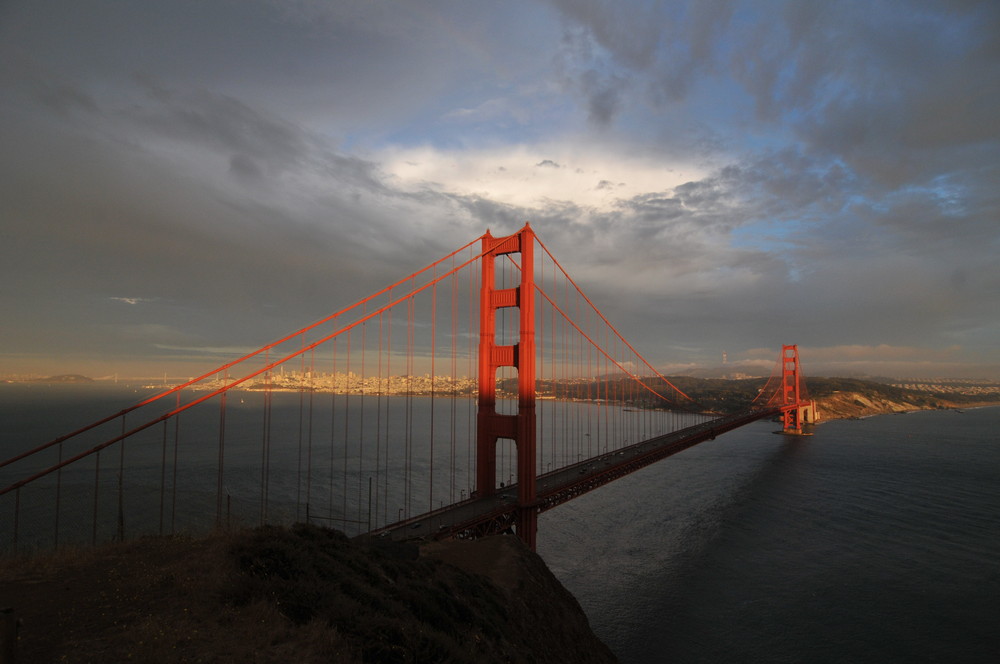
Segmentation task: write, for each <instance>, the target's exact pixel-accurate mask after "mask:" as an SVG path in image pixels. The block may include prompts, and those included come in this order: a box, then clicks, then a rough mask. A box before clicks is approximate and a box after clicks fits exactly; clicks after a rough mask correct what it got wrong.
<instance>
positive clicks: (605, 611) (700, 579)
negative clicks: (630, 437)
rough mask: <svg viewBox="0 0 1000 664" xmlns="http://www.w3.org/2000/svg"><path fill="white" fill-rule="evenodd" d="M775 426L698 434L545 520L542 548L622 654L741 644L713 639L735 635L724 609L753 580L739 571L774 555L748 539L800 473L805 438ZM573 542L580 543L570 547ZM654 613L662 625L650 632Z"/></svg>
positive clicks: (739, 603) (714, 654)
mask: <svg viewBox="0 0 1000 664" xmlns="http://www.w3.org/2000/svg"><path fill="white" fill-rule="evenodd" d="M777 426H778V425H775V424H774V423H771V422H760V423H756V424H753V425H750V426H746V427H743V428H742V429H739V430H737V431H733V432H730V433H728V434H725V435H724V436H720V437H719V438H718V439H717V440H715V441H709V442H706V443H703V444H701V445H698V446H696V447H694V448H692V449H690V450H687V451H685V452H684V453H682V454H679V455H677V456H675V457H671V458H670V459H667V460H665V461H663V462H660V463H657V464H655V465H653V466H651V467H650V468H647V469H645V470H643V471H641V472H639V473H636V474H635V476H634V477H632V478H627V479H624V480H621V481H619V482H616V483H615V484H613V485H611V486H609V487H605V488H603V489H602V490H601V491H598V492H595V494H596V495H595V496H594V499H596V500H595V503H594V504H589V501H587V502H584V501H582V500H581V501H580V504H570V505H567V506H564V507H562V508H560V510H572V513H570V514H567V515H566V517H565V520H562V519H561V517H559V516H558V515H556V516H553V517H551V519H549V520H547V521H546V523H545V525H544V526H543V531H542V532H543V537H542V538H541V541H540V547H539V548H540V552H541V553H542V555H543V557H544V558H545V559H546V561H547V562H549V564H550V566H552V567H553V569H554V570H555V571H556V573H557V575H558V576H559V577H560V578H561V579H563V581H564V583H565V584H566V585H567V586H568V587H569V588H570V590H571V591H573V592H574V593H575V594H577V596H578V598H579V599H580V601H581V603H582V604H583V605H584V607H585V609H590V612H591V614H592V615H593V616H594V617H592V619H591V620H592V624H593V626H594V629H595V631H596V632H597V633H598V634H599V635H600V636H601V637H602V638H603V639H604V640H605V642H607V643H609V645H610V646H611V648H612V649H613V650H614V651H615V652H616V654H618V656H619V657H620V658H621V659H622V661H623V662H660V661H727V658H732V657H736V658H737V659H743V656H744V655H746V654H747V653H744V652H742V651H741V650H739V649H736V650H732V651H730V650H728V648H727V647H721V645H722V644H725V643H727V642H731V641H732V640H733V639H738V638H739V636H738V635H737V634H735V633H731V634H728V635H727V633H726V632H727V630H732V629H733V624H734V623H735V621H734V616H733V615H732V612H733V611H743V610H746V611H752V610H753V604H754V601H755V597H754V596H753V593H754V592H757V591H756V590H754V591H752V592H751V593H749V594H747V590H746V586H747V584H746V583H745V581H744V580H739V581H737V577H739V576H740V575H741V574H742V572H743V569H744V568H745V567H746V566H751V565H754V564H756V563H754V562H753V560H751V559H752V558H755V557H758V556H761V557H763V558H767V557H769V556H770V555H772V553H773V552H772V551H766V550H765V551H758V550H757V543H756V542H757V539H758V538H759V537H760V536H761V531H762V530H763V529H767V528H769V527H770V526H769V525H768V524H769V523H770V522H772V521H773V520H787V519H790V518H793V517H792V516H791V514H790V512H791V511H793V510H786V509H785V508H786V507H788V506H786V505H783V501H784V498H783V496H785V495H786V494H787V492H788V491H789V490H792V491H793V492H794V487H795V486H796V485H797V484H798V483H799V482H800V475H801V473H800V472H799V469H800V467H801V459H802V456H803V455H804V454H807V453H808V445H809V444H810V443H809V441H810V439H808V438H801V437H793V436H776V435H774V434H773V433H772V432H773V430H774V429H776V428H777ZM602 494H603V496H602ZM597 501H600V502H597ZM558 511H559V510H557V512H558ZM588 512H589V514H588ZM557 519H559V520H558V521H557ZM571 529H575V530H576V531H577V532H584V533H588V534H585V535H579V534H577V533H576V532H571ZM550 533H551V537H550ZM576 547H580V550H584V551H587V552H588V553H587V554H584V555H583V556H581V557H576V556H573V558H572V559H571V558H570V556H572V554H571V553H570V551H572V550H575V549H576ZM720 570H722V571H724V573H721V574H720ZM761 592H764V590H763V589H762V590H761ZM734 593H738V594H739V595H740V597H735V596H734ZM720 598H721V601H720ZM651 615H652V616H659V618H660V619H659V621H658V622H659V624H660V625H662V628H661V629H659V630H657V631H656V632H655V633H650V631H649V629H648V625H649V623H650V622H651V620H650V616H651ZM653 622H656V621H655V620H654V621H653ZM705 625H712V626H713V627H712V629H711V631H705V630H704V626H705ZM709 653H711V656H709ZM758 654H761V653H758ZM762 655H765V657H764V658H765V659H766V653H763V654H762Z"/></svg>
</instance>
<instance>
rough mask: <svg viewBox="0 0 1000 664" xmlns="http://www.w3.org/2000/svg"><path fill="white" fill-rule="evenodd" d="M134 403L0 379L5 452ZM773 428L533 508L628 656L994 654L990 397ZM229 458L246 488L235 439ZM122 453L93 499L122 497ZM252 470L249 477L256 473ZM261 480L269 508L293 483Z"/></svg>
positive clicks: (996, 430) (563, 576) (95, 392)
mask: <svg viewBox="0 0 1000 664" xmlns="http://www.w3.org/2000/svg"><path fill="white" fill-rule="evenodd" d="M142 396H145V393H143V391H141V390H136V389H132V388H128V389H126V388H124V387H123V386H117V387H108V386H103V387H101V386H98V387H90V388H80V387H79V386H42V385H37V386H25V385H15V386H10V385H0V422H2V423H3V424H2V426H0V457H2V458H7V457H8V456H10V455H11V454H13V453H15V452H16V451H19V450H23V449H25V448H26V447H30V446H33V445H35V444H38V443H39V442H44V441H47V440H49V439H51V438H53V437H55V436H57V435H60V434H63V433H66V432H67V431H69V430H71V429H73V428H76V427H77V426H80V425H81V424H84V423H87V422H90V421H92V420H94V419H97V418H99V417H101V416H104V415H108V414H110V413H112V412H115V411H117V410H119V409H120V408H123V407H125V406H127V405H129V404H131V403H134V402H136V401H137V400H138V399H139V398H140V397H142ZM248 399H249V397H248ZM415 403H416V402H415ZM420 403H423V402H420ZM289 407H290V408H294V409H297V408H298V406H297V405H294V404H293V405H290V406H289ZM419 407H420V406H419V405H418V406H417V408H418V409H419ZM213 417H216V418H217V415H213ZM234 419H235V418H234ZM775 427H776V425H775V424H773V423H770V422H758V423H755V424H752V425H749V426H746V427H743V428H741V429H738V430H736V431H733V432H730V433H728V434H725V435H723V436H720V437H718V438H717V439H716V440H714V441H709V442H706V443H702V444H701V445H698V446H696V447H694V448H692V449H689V450H687V451H685V452H682V453H680V454H678V455H675V456H673V457H670V458H668V459H665V460H663V461H661V462H659V463H657V464H654V465H653V466H650V467H648V468H645V469H643V470H642V471H639V472H637V473H634V474H632V475H630V476H628V477H626V478H623V479H621V480H618V481H616V482H614V483H612V484H610V485H608V486H605V487H603V488H601V489H598V490H596V491H593V492H591V493H589V494H586V495H584V496H582V497H580V498H577V499H575V500H573V501H571V502H569V503H567V504H565V505H562V506H560V507H558V508H556V509H554V510H552V511H550V512H546V513H545V514H543V515H542V516H541V517H540V520H539V537H538V552H539V553H540V554H541V556H542V557H543V558H544V560H545V561H546V563H548V565H549V567H550V568H551V569H552V571H553V572H554V573H555V574H556V576H557V577H558V578H559V579H560V580H561V581H562V582H563V584H564V585H565V586H566V587H567V588H568V589H569V590H570V591H571V592H572V593H573V594H574V595H575V596H576V598H577V599H578V600H579V602H580V604H581V606H582V607H583V609H584V611H585V612H586V613H587V615H588V616H589V619H590V623H591V626H592V627H593V629H594V631H595V632H596V633H597V634H598V636H599V637H600V638H601V639H602V640H603V641H604V642H605V643H607V644H608V645H609V646H610V647H611V649H612V650H613V651H614V652H615V653H616V654H617V655H618V657H619V658H620V660H621V661H622V662H623V664H646V663H654V662H656V663H659V662H675V663H676V662H879V663H883V662H949V663H951V662H991V663H995V662H1000V408H981V409H967V410H965V411H964V412H961V413H959V412H955V411H931V412H919V413H910V414H907V415H888V416H881V417H872V418H867V419H863V420H837V421H830V422H825V423H822V424H821V425H820V426H818V427H816V428H815V429H814V432H815V435H813V436H808V437H786V436H783V435H775V434H774V433H773V430H774V429H775ZM230 430H235V429H234V425H232V424H231V425H230ZM157 435H159V434H157ZM256 440H257V439H256V438H255V439H254V441H256ZM248 445H250V447H248V448H247V449H248V450H250V451H252V454H248V455H247V456H251V457H253V458H259V454H260V453H259V451H257V450H258V449H259V443H258V442H251V443H248ZM157 450H159V446H158V445H157V446H154V450H153V453H152V456H151V457H150V458H149V459H144V458H143V457H142V456H141V454H140V453H139V452H137V451H132V449H131V448H130V451H129V456H128V458H127V465H129V466H130V467H138V468H142V467H144V466H145V468H146V471H148V472H149V473H151V474H152V476H154V477H156V478H158V477H159V474H160V470H159V468H160V462H159V459H160V452H159V451H157ZM137 454H138V456H136V455H137ZM227 455H228V456H227V473H231V474H229V475H227V478H226V483H227V488H226V491H227V493H228V492H230V491H231V492H232V493H233V494H234V495H238V486H239V483H240V481H241V474H240V473H241V472H242V471H241V469H240V468H239V467H238V466H236V465H235V463H236V462H235V459H237V458H238V457H239V455H240V452H239V447H238V445H237V446H236V447H231V449H227ZM204 456H205V458H204V459H201V460H199V459H197V458H192V463H193V466H192V467H193V468H194V470H195V471H197V472H193V473H191V477H190V480H191V482H192V483H193V484H198V485H202V484H206V483H207V484H209V485H211V487H214V486H215V484H214V482H215V477H214V471H213V470H212V468H213V467H214V466H213V463H214V461H215V459H216V452H215V444H214V443H211V442H209V444H206V445H205V455H204ZM299 458H300V459H301V457H299ZM116 459H117V457H116V456H114V455H111V456H109V457H106V458H105V461H104V463H105V465H106V466H107V471H102V472H106V474H107V475H108V480H107V485H106V488H102V494H101V496H102V499H104V498H105V497H106V498H108V499H113V498H114V495H115V490H114V487H115V486H116V484H115V478H116V476H117V471H116V470H115V468H114V464H115V460H116ZM291 461H292V457H289V462H290V463H291ZM199 464H201V465H199ZM338 464H339V460H338ZM202 466H203V467H202ZM102 467H103V466H102ZM130 472H132V471H130ZM83 474H84V475H85V483H86V486H90V484H91V483H92V482H91V480H89V479H86V478H90V477H92V476H93V470H91V469H90V466H87V467H86V469H84V471H83ZM135 474H136V473H135V472H133V475H131V476H130V478H134V475H135ZM2 475H3V473H0V480H2V479H8V480H9V479H11V478H10V477H7V478H4V477H2ZM244 475H246V478H247V482H248V484H249V485H250V486H252V485H253V482H254V481H255V480H254V478H255V477H258V476H259V470H257V471H252V470H248V471H246V472H245V473H244ZM102 477H103V476H102ZM72 481H73V480H72V473H67V475H66V476H65V477H64V479H63V482H64V484H66V485H67V487H69V486H71V485H72V484H71V483H72ZM135 481H138V479H135ZM272 481H273V483H274V487H273V491H274V494H275V496H277V497H278V498H276V502H280V500H281V498H280V496H281V495H285V496H287V497H288V500H290V501H293V502H294V499H296V493H297V492H298V493H301V483H299V484H298V485H296V484H294V483H289V484H287V485H286V486H284V487H281V486H279V485H280V481H279V478H278V476H277V475H275V477H274V478H273V480H272ZM103 482H105V480H104V479H103V478H102V483H103ZM102 486H104V485H103V484H102ZM230 487H232V488H230ZM65 490H66V491H69V488H67V489H65ZM314 490H315V489H314ZM446 490H447V489H445V488H442V489H441V492H442V493H443V492H444V491H446ZM365 493H366V495H362V496H359V499H358V500H359V502H358V503H357V506H356V507H357V509H358V516H359V518H362V519H363V518H364V517H365V514H366V509H365V508H364V507H363V504H364V503H363V501H364V500H365V498H366V496H367V492H365ZM376 493H377V492H376ZM67 495H68V494H67ZM299 497H301V496H299ZM377 500H378V498H377V497H376V501H377ZM392 500H393V499H391V498H387V499H386V501H385V503H384V504H383V508H382V511H386V512H394V511H395V510H396V504H397V503H396V502H391V509H387V506H388V504H389V502H390V501H392ZM9 502H10V501H8V503H9ZM67 502H71V501H66V500H64V507H63V508H62V509H63V512H64V514H63V516H62V523H63V524H71V522H72V513H73V509H74V508H75V505H73V504H70V505H69V506H66V503H67ZM85 502H86V505H84V507H85V508H86V509H84V510H83V511H82V512H81V514H82V520H83V521H88V520H89V516H87V515H88V514H89V513H90V505H91V501H90V499H88V500H87V501H85ZM435 502H437V501H436V500H435ZM215 504H216V496H215V494H214V492H213V491H211V490H209V491H207V492H206V496H205V505H206V509H208V510H211V511H212V512H213V513H214V510H215ZM7 506H8V507H9V505H7ZM250 507H251V508H252V509H251V513H255V512H254V511H253V510H256V505H255V504H254V505H251V506H250ZM105 509H107V510H114V507H113V506H109V507H107V508H104V507H102V511H103V510H105ZM227 509H228V506H227ZM399 509H400V510H402V508H399ZM7 511H9V510H7V509H6V508H4V514H2V515H0V527H3V528H9V527H10V525H11V518H10V514H7V513H6V512H7ZM390 516H391V515H390ZM300 517H301V515H300ZM50 519H51V517H50V516H45V517H44V518H42V519H41V521H42V522H44V523H45V524H48V522H49V520H50ZM29 520H30V513H26V514H25V515H22V517H21V521H22V522H21V527H22V529H23V530H25V531H26V532H27V531H28V530H29V528H27V526H28V525H30V524H29V523H27V522H28V521H29ZM112 521H114V519H112ZM132 523H134V520H132V521H130V523H129V526H130V527H132ZM61 527H64V526H61ZM65 527H67V528H68V526H65ZM84 530H85V531H86V533H87V534H88V535H89V532H90V531H89V526H87V527H85V528H84ZM111 535H113V533H111Z"/></svg>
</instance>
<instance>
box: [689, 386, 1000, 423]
mask: <svg viewBox="0 0 1000 664" xmlns="http://www.w3.org/2000/svg"><path fill="white" fill-rule="evenodd" d="M670 382H672V383H673V384H674V385H676V386H677V387H678V388H679V389H680V390H682V391H683V392H685V393H686V394H688V395H689V396H690V397H691V398H693V399H694V400H695V401H696V402H698V403H699V404H701V405H702V406H704V407H705V408H707V409H708V410H711V411H714V412H719V413H730V412H736V411H739V410H742V409H744V408H746V407H748V406H749V405H750V404H751V403H752V402H753V400H754V398H755V397H756V396H757V393H758V392H759V391H760V390H761V389H762V388H763V387H764V385H765V384H766V383H767V379H765V378H749V379H746V380H726V379H722V378H693V377H691V376H674V377H670ZM805 383H806V390H807V392H808V395H809V397H810V398H812V399H815V400H816V401H817V403H818V407H819V417H820V420H824V419H838V418H846V417H864V416H868V415H881V414H887V413H902V412H908V411H912V410H928V409H935V408H959V407H963V406H975V405H985V404H997V403H1000V389H998V391H997V392H994V393H992V394H989V393H986V394H977V395H965V394H958V393H955V392H944V391H941V392H934V391H929V390H927V389H923V390H912V389H906V388H903V387H897V386H894V385H888V384H886V383H883V382H875V381H871V380H861V379H858V378H823V377H818V378H817V377H807V378H806V380H805Z"/></svg>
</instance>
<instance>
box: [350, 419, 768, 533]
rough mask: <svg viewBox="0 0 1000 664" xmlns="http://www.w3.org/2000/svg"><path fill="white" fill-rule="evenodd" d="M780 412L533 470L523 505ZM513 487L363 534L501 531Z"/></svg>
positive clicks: (512, 508)
mask: <svg viewBox="0 0 1000 664" xmlns="http://www.w3.org/2000/svg"><path fill="white" fill-rule="evenodd" d="M780 412H781V409H780V408H769V409H762V410H748V411H742V412H740V413H736V414H733V415H726V416H724V417H720V418H717V419H714V420H710V421H708V422H703V423H701V424H696V425H694V426H690V427H687V428H685V429H680V430H679V431H675V432H673V433H669V434H664V435H662V436H658V437H656V438H651V439H649V440H645V441H642V442H640V443H636V444H634V445H629V446H628V447H623V448H620V449H617V450H615V451H613V452H608V453H605V454H601V455H599V456H595V457H591V458H589V459H587V460H585V461H581V462H579V463H575V464H572V465H569V466H565V467H563V468H560V469H558V470H555V471H552V472H550V473H545V474H544V475H539V476H538V479H537V481H536V485H535V488H536V494H537V499H536V500H535V501H534V503H532V504H531V505H529V507H534V508H536V509H538V511H539V512H544V511H546V510H549V509H552V508H553V507H556V506H557V505H561V504H562V503H565V502H566V501H568V500H571V499H573V498H575V497H577V496H579V495H581V494H584V493H587V492H588V491H592V490H594V489H596V488H598V487H601V486H604V485H605V484H608V483H609V482H612V481H614V480H616V479H618V478H620V477H623V476H625V475H628V474H629V473H632V472H635V471H637V470H639V469H640V468H645V467H646V466H648V465H650V464H652V463H656V462H657V461H660V460H661V459H665V458H666V457H668V456H671V455H673V454H677V453H678V452H682V451H684V450H686V449H688V448H689V447H693V446H694V445H697V444H698V443H701V442H704V441H706V440H712V439H714V438H715V437H716V436H719V435H722V434H724V433H726V432H727V431H732V430H733V429H736V428H739V427H741V426H743V425H745V424H749V423H750V422H755V421H757V420H760V419H764V418H766V417H770V416H774V415H778V414H780ZM517 488H518V487H517V484H511V485H510V486H507V487H504V488H503V489H500V490H498V491H497V492H496V493H494V494H493V495H491V496H483V497H476V498H471V499H468V500H464V501H462V502H459V503H455V504H453V505H449V506H447V507H443V508H441V509H438V510H434V511H432V512H427V513H425V514H421V515H419V516H415V517H412V518H410V519H405V520H403V521H399V522H396V523H393V524H390V525H388V526H385V527H383V528H379V529H377V530H373V531H372V532H371V533H368V536H370V537H384V538H389V539H390V540H394V541H404V540H413V539H425V540H430V539H448V538H451V537H460V538H462V537H479V536H483V535H489V534H495V533H501V532H504V531H507V530H509V529H510V528H511V527H512V526H513V524H514V523H515V522H516V520H517V511H518V509H519V508H520V505H518V502H517ZM362 537H364V535H363V536H362Z"/></svg>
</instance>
